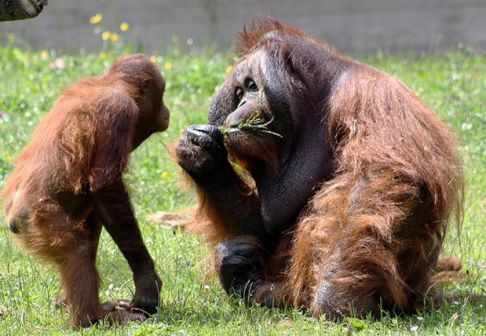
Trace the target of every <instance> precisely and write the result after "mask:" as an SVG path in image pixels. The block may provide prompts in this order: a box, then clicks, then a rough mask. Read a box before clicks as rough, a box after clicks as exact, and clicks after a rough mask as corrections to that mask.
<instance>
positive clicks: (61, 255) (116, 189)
mask: <svg viewBox="0 0 486 336" xmlns="http://www.w3.org/2000/svg"><path fill="white" fill-rule="evenodd" d="M164 90H165V81H164V78H163V77H162V75H161V73H160V71H159V69H158V68H157V66H156V65H154V64H153V63H152V62H151V61H150V60H149V59H148V58H146V57H145V56H143V55H131V56H125V57H121V58H120V59H118V60H117V61H116V62H115V63H114V64H113V65H112V66H111V68H110V69H109V70H108V71H107V72H106V73H104V74H102V75H100V76H96V77H92V78H87V79H83V80H80V81H78V82H76V83H74V84H73V85H72V86H71V87H69V88H68V89H67V90H65V91H64V92H63V93H62V94H61V96H60V98H59V99H58V100H57V101H56V102H55V103H54V106H53V107H52V109H51V110H50V111H49V113H48V114H47V116H46V117H45V118H44V119H43V120H42V121H41V123H40V124H39V125H38V126H37V128H36V130H35V131H34V135H33V137H32V141H31V142H30V143H29V144H28V145H27V146H26V147H25V148H24V149H23V150H22V151H21V153H20V155H19V156H18V158H17V159H16V162H15V168H14V170H13V172H12V174H11V176H10V177H9V178H8V180H7V181H6V183H5V187H4V189H3V197H4V200H5V202H4V205H5V214H6V220H7V225H8V227H9V229H10V231H11V232H12V233H13V238H14V240H15V241H16V242H17V243H19V245H20V246H22V247H23V248H25V249H26V250H28V251H30V252H32V253H35V254H37V255H39V256H41V257H43V258H44V259H47V260H49V261H51V262H53V263H54V264H55V265H56V266H57V267H58V269H59V273H60V278H61V284H62V288H61V298H60V299H61V300H62V301H64V302H65V303H66V305H67V307H68V309H69V311H70V320H69V323H70V325H71V326H72V327H74V328H79V327H87V326H89V325H91V324H92V323H95V322H96V321H98V320H100V319H104V318H106V319H107V320H108V321H110V322H118V323H120V322H124V321H127V320H139V319H143V318H144V315H142V314H140V313H136V312H135V309H136V310H138V311H139V312H140V311H143V312H145V313H147V314H151V313H154V312H155V311H156V307H157V305H158V303H159V292H160V287H161V280H160V278H159V277H158V275H157V273H156V272H155V267H154V262H153V260H152V258H151V257H150V255H149V252H148V251H147V248H146V247H145V245H144V243H143V240H142V236H141V233H140V230H139V228H138V224H137V221H136V219H135V217H134V214H133V210H132V206H131V204H130V200H129V197H128V194H127V192H126V190H125V186H124V183H123V180H122V173H123V171H124V169H125V168H126V166H127V162H128V157H129V155H130V153H131V152H132V151H133V150H134V149H136V148H137V147H138V146H139V145H140V144H141V143H142V142H143V141H144V140H145V139H147V138H148V137H149V136H150V135H151V134H152V133H154V132H160V131H164V130H165V129H167V127H168V125H169V110H168V109H167V107H166V106H165V104H164V102H163V93H164ZM102 226H103V227H104V228H105V229H106V230H107V231H108V233H109V234H110V236H111V237H112V238H113V240H114V241H115V243H116V244H117V246H118V247H119V248H120V250H121V252H122V253H123V255H124V257H125V258H126V260H127V261H128V263H129V265H130V267H131V269H132V272H133V279H134V282H135V295H134V298H133V300H132V301H131V302H130V303H129V304H126V305H125V308H126V310H124V309H121V310H120V309H115V308H116V305H115V304H114V303H111V302H107V303H105V304H101V303H100V300H99V297H98V291H99V286H100V281H99V276H98V272H97V270H96V265H95V260H96V251H97V248H98V240H99V237H100V232H101V227H102Z"/></svg>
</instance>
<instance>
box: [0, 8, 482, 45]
mask: <svg viewBox="0 0 486 336" xmlns="http://www.w3.org/2000/svg"><path fill="white" fill-rule="evenodd" d="M97 12H100V13H102V14H103V17H104V18H103V22H102V23H101V26H102V27H103V29H105V30H111V31H117V30H118V27H119V24H120V23H121V22H122V21H127V22H128V23H129V24H130V30H129V31H127V32H126V33H124V39H125V40H126V41H128V42H131V43H133V44H134V45H135V46H137V47H139V48H140V49H141V51H145V52H154V51H155V52H157V51H162V50H164V48H166V47H170V46H171V44H172V41H173V37H174V36H177V37H178V40H179V41H180V44H181V45H185V44H187V41H188V40H189V44H191V41H193V45H195V46H204V45H205V44H207V43H210V44H215V45H218V46H220V48H223V49H224V48H227V47H229V46H230V44H231V40H232V37H233V36H234V34H235V32H236V31H237V30H238V29H240V28H241V26H242V24H243V23H249V22H251V19H252V17H254V16H265V15H270V16H273V17H275V18H279V19H281V20H283V21H286V22H288V23H290V24H294V25H297V26H300V27H302V28H304V29H305V30H308V31H310V32H312V33H314V34H316V35H318V36H320V37H322V38H324V39H326V40H327V41H329V42H331V43H332V44H334V45H335V46H337V47H338V48H340V49H342V50H345V51H348V52H367V51H372V50H375V49H385V50H388V51H392V52H394V51H434V50H441V49H454V48H457V46H458V45H461V44H464V45H467V46H471V47H473V48H474V49H475V50H478V51H486V0H281V1H278V0H97V1H96V0H49V5H48V6H47V8H46V9H45V10H44V12H43V13H41V14H40V16H38V17H37V18H35V19H31V20H26V21H18V22H6V23H0V38H2V39H3V41H5V36H7V35H8V34H13V35H15V36H16V37H19V38H20V39H22V40H24V41H26V42H27V43H29V44H30V45H32V46H33V47H34V48H36V49H49V48H56V49H59V50H63V51H77V50H79V49H82V48H83V49H87V50H88V51H99V50H100V48H101V43H102V42H101V39H100V36H99V35H95V34H94V33H93V28H94V27H93V26H92V25H90V24H89V23H88V20H89V18H90V17H91V16H93V15H94V14H95V13H97ZM3 43H5V42H3Z"/></svg>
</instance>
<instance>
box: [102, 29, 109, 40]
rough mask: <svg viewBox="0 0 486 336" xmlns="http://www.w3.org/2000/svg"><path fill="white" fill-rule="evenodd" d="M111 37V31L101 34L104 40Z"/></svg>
mask: <svg viewBox="0 0 486 336" xmlns="http://www.w3.org/2000/svg"><path fill="white" fill-rule="evenodd" d="M110 37H111V33H110V32H109V31H104V32H103V33H102V34H101V39H102V40H103V41H108V40H109V39H110Z"/></svg>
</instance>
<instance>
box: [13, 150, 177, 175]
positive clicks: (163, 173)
mask: <svg viewBox="0 0 486 336" xmlns="http://www.w3.org/2000/svg"><path fill="white" fill-rule="evenodd" d="M5 161H7V162H10V161H12V157H11V156H10V155H7V156H5ZM164 173H166V172H164ZM164 173H162V175H163V174H164ZM167 176H169V174H167ZM162 177H163V176H162Z"/></svg>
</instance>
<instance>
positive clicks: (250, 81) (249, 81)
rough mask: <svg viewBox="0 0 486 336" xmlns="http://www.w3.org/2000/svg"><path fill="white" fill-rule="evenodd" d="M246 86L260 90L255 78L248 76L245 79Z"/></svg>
mask: <svg viewBox="0 0 486 336" xmlns="http://www.w3.org/2000/svg"><path fill="white" fill-rule="evenodd" d="M245 87H246V88H247V89H248V90H249V91H257V90H258V86H257V85H256V83H255V81H254V80H253V79H251V78H250V77H247V78H246V79H245Z"/></svg>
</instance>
